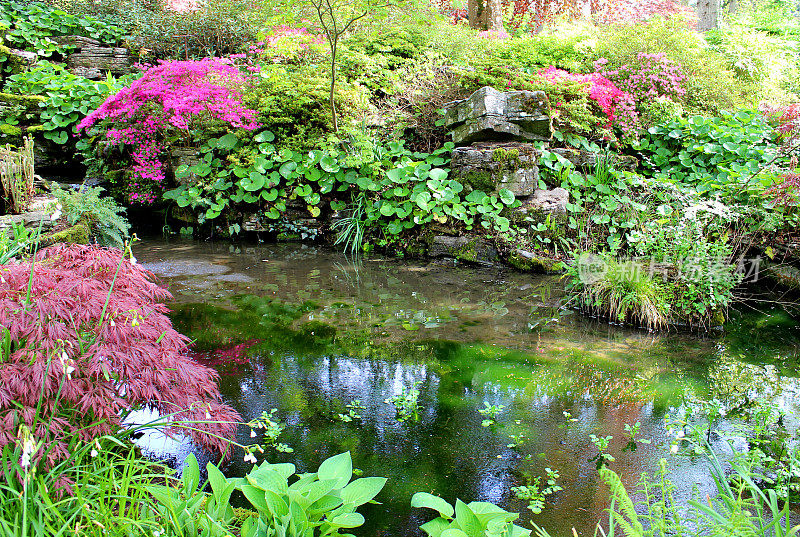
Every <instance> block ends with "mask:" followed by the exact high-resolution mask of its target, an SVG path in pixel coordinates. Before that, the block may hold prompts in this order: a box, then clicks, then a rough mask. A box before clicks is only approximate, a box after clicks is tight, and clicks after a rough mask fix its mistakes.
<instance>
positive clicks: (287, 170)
mask: <svg viewBox="0 0 800 537" xmlns="http://www.w3.org/2000/svg"><path fill="white" fill-rule="evenodd" d="M296 169H297V163H296V162H292V161H289V162H284V163H283V164H282V165H281V167H280V169H279V170H278V171H279V172H280V174H281V175H282V176H283V177H284V178H286V179H289V178H290V177H291V176H292V173H293V172H294V171H295V170H296Z"/></svg>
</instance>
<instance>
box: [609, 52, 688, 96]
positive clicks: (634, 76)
mask: <svg viewBox="0 0 800 537" xmlns="http://www.w3.org/2000/svg"><path fill="white" fill-rule="evenodd" d="M636 59H637V62H636V63H635V64H633V65H629V64H625V65H623V66H621V67H620V68H618V69H609V68H607V65H608V60H607V59H605V58H600V59H599V60H597V61H595V62H594V67H595V70H596V71H597V72H598V73H600V74H601V75H602V76H604V77H606V78H608V79H609V80H613V81H614V84H616V86H617V87H618V88H620V89H622V90H623V91H625V92H627V93H630V94H631V95H633V96H634V97H635V98H636V100H637V101H640V102H648V101H652V100H653V99H655V98H657V97H668V98H670V99H673V100H677V99H678V98H680V97H681V96H683V95H685V94H686V89H685V88H684V86H683V85H684V82H685V81H686V76H685V75H684V74H683V69H682V68H681V66H680V65H679V64H677V63H676V62H674V61H672V60H670V59H669V58H667V56H666V54H664V53H658V54H648V53H645V52H640V53H639V54H638V55H637V58H636Z"/></svg>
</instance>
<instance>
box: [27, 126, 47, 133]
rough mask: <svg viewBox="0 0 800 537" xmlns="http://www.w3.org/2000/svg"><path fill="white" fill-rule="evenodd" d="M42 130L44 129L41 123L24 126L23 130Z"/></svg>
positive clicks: (31, 131) (30, 131)
mask: <svg viewBox="0 0 800 537" xmlns="http://www.w3.org/2000/svg"><path fill="white" fill-rule="evenodd" d="M43 131H44V126H42V125H30V126H28V127H25V132H27V133H34V132H43Z"/></svg>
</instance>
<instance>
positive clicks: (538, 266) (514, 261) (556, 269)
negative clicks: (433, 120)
mask: <svg viewBox="0 0 800 537" xmlns="http://www.w3.org/2000/svg"><path fill="white" fill-rule="evenodd" d="M506 263H508V264H509V265H511V266H512V267H514V268H515V269H517V270H521V271H523V272H534V273H537V274H559V273H561V272H562V271H563V263H562V262H561V261H558V260H555V259H550V258H547V257H542V256H537V255H534V254H531V253H529V252H524V253H521V251H520V250H516V251H513V252H511V253H510V254H509V255H508V258H507V259H506Z"/></svg>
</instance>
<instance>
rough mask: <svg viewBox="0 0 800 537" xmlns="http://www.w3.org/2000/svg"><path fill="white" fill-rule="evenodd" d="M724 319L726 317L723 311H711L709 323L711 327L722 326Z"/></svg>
mask: <svg viewBox="0 0 800 537" xmlns="http://www.w3.org/2000/svg"><path fill="white" fill-rule="evenodd" d="M726 320H727V318H726V316H725V312H724V311H723V310H721V309H718V310H714V311H712V312H711V315H710V316H709V324H710V325H711V326H712V327H716V326H722V325H723V324H725V321H726Z"/></svg>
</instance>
